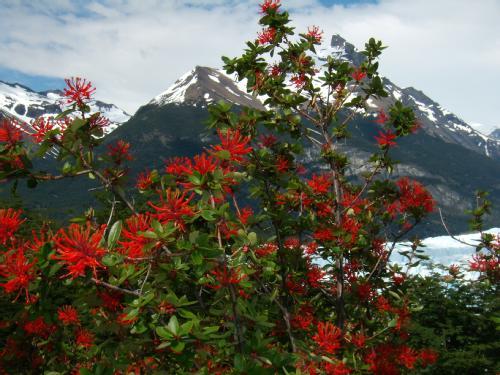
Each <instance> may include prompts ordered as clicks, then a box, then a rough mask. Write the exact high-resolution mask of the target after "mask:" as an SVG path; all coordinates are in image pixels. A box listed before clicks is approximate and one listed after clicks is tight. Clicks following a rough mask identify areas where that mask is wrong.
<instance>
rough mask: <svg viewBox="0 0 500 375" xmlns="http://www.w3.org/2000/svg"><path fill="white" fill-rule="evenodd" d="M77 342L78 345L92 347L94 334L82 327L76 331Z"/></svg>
mask: <svg viewBox="0 0 500 375" xmlns="http://www.w3.org/2000/svg"><path fill="white" fill-rule="evenodd" d="M75 342H76V345H78V346H81V347H84V348H90V347H91V346H92V345H94V335H93V334H92V333H91V332H89V331H87V330H86V329H80V330H79V331H78V332H77V333H76V340H75Z"/></svg>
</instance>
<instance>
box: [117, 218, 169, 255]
mask: <svg viewBox="0 0 500 375" xmlns="http://www.w3.org/2000/svg"><path fill="white" fill-rule="evenodd" d="M150 229H151V218H150V217H149V216H147V215H143V214H138V215H136V216H132V217H130V218H128V219H127V221H126V225H125V227H124V228H123V229H122V233H121V236H122V238H124V240H122V241H119V244H120V245H121V246H122V248H120V249H119V251H120V252H122V253H123V254H125V255H127V256H128V257H130V258H142V257H144V255H145V254H144V247H145V246H146V245H149V244H150V243H151V239H149V238H146V237H144V236H143V235H142V234H139V233H140V232H146V231H148V230H150ZM159 245H160V243H157V244H155V245H154V246H153V248H156V247H158V246H159ZM149 247H150V246H148V248H149Z"/></svg>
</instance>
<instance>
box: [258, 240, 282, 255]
mask: <svg viewBox="0 0 500 375" xmlns="http://www.w3.org/2000/svg"><path fill="white" fill-rule="evenodd" d="M276 250H278V246H277V245H276V244H274V243H265V244H262V245H260V246H259V247H258V248H257V249H255V255H257V256H258V257H265V256H268V255H270V254H274V253H275V252H276Z"/></svg>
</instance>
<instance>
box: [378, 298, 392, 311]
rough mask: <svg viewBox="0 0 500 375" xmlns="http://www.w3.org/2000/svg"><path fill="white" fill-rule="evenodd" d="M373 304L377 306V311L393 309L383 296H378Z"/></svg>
mask: <svg viewBox="0 0 500 375" xmlns="http://www.w3.org/2000/svg"><path fill="white" fill-rule="evenodd" d="M375 305H376V306H377V309H378V310H379V311H387V312H390V311H392V310H393V308H392V306H391V304H390V303H389V300H388V299H387V298H385V297H384V296H379V297H378V298H377V301H376V303H375Z"/></svg>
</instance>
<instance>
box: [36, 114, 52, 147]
mask: <svg viewBox="0 0 500 375" xmlns="http://www.w3.org/2000/svg"><path fill="white" fill-rule="evenodd" d="M31 127H32V128H33V130H35V132H34V133H32V134H31V136H32V137H33V140H34V141H35V143H41V142H42V141H43V140H44V139H45V136H46V135H47V133H48V132H50V131H51V130H54V129H55V120H54V119H53V118H45V117H38V118H37V119H36V120H34V121H33V122H32V123H31Z"/></svg>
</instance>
